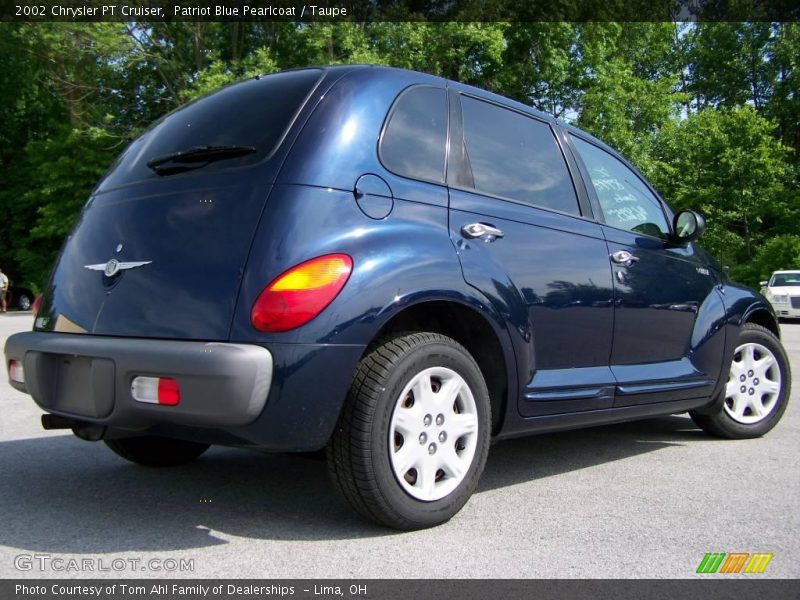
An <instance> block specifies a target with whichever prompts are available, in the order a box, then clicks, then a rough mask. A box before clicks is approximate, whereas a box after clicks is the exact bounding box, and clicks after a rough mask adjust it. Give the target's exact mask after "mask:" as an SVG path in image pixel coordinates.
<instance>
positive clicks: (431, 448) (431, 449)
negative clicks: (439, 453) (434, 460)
mask: <svg viewBox="0 0 800 600" xmlns="http://www.w3.org/2000/svg"><path fill="white" fill-rule="evenodd" d="M428 454H436V444H431V445H430V446H428Z"/></svg>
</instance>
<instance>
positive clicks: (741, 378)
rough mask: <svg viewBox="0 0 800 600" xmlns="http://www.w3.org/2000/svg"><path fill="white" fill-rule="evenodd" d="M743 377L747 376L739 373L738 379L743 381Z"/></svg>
mask: <svg viewBox="0 0 800 600" xmlns="http://www.w3.org/2000/svg"><path fill="white" fill-rule="evenodd" d="M745 379H747V377H745V376H744V375H739V381H744V380H745Z"/></svg>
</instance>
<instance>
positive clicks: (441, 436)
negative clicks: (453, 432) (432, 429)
mask: <svg viewBox="0 0 800 600" xmlns="http://www.w3.org/2000/svg"><path fill="white" fill-rule="evenodd" d="M446 441H447V432H446V431H440V432H439V442H441V443H442V444H444V443H445V442H446Z"/></svg>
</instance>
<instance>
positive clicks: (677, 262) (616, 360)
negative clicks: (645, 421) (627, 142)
mask: <svg viewBox="0 0 800 600" xmlns="http://www.w3.org/2000/svg"><path fill="white" fill-rule="evenodd" d="M569 137H570V138H571V142H572V144H573V146H574V148H575V150H576V151H577V155H578V157H579V159H580V163H581V168H582V172H583V174H584V177H585V178H586V179H587V180H588V181H587V188H588V191H589V194H590V197H591V199H592V201H593V203H594V205H595V207H596V209H595V212H597V213H598V215H599V216H600V218H601V220H602V221H604V223H603V225H602V230H603V234H604V236H605V238H606V240H607V242H608V251H609V252H608V254H609V261H610V265H611V269H612V272H613V282H614V305H615V311H614V342H613V347H612V351H611V370H612V372H613V373H614V376H615V377H616V379H617V391H616V398H615V402H614V406H629V405H633V404H641V403H649V402H660V401H668V400H681V399H688V398H696V397H703V396H707V395H709V394H710V393H711V390H712V388H713V384H714V381H715V379H716V377H717V375H718V369H719V364H718V363H719V360H718V357H719V356H721V353H722V344H723V343H724V333H722V332H721V331H720V330H718V331H712V332H708V331H707V329H706V327H705V326H703V327H699V328H698V320H700V321H702V323H701V325H702V324H705V323H707V322H710V321H712V319H711V318H710V317H712V316H714V317H716V316H718V315H720V314H721V313H722V312H723V311H724V308H723V306H722V301H721V298H720V296H719V294H718V293H717V292H716V290H715V287H716V286H717V282H716V280H715V277H714V275H713V273H712V272H711V270H710V269H708V268H707V265H705V264H704V262H703V261H702V258H701V255H700V254H699V253H698V251H697V249H696V247H695V246H694V245H693V244H688V245H678V244H675V243H673V242H671V241H670V240H671V237H670V236H671V229H670V224H669V220H668V217H667V213H666V212H665V206H664V205H663V203H662V202H661V201H660V200H659V198H658V197H657V196H656V194H655V193H654V192H653V190H652V189H651V188H650V187H649V186H648V185H647V183H646V182H645V181H644V180H643V179H642V178H641V177H640V176H639V175H638V174H637V173H636V172H635V171H634V170H633V169H631V168H630V167H629V166H628V165H626V164H625V163H624V162H623V161H622V160H620V159H619V158H617V157H616V156H614V155H613V154H612V153H610V152H608V151H606V150H605V149H603V148H601V147H600V146H599V145H596V144H595V143H593V142H592V141H591V140H589V139H582V138H581V137H578V136H577V135H570V136H569Z"/></svg>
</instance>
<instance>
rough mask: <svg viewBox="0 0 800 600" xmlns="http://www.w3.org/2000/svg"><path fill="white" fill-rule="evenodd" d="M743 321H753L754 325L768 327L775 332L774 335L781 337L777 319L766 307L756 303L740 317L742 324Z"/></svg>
mask: <svg viewBox="0 0 800 600" xmlns="http://www.w3.org/2000/svg"><path fill="white" fill-rule="evenodd" d="M745 323H755V324H756V325H761V326H762V327H764V328H765V329H768V330H769V331H771V332H772V333H773V334H775V337H777V338H778V339H780V337H781V330H780V327H779V326H778V319H777V318H776V317H775V315H773V314H772V313H771V312H770V311H769V310H768V309H767V308H766V307H763V306H760V305H758V304H756V305H754V306H752V307H750V309H749V310H748V311H747V312H745V314H744V316H743V317H742V325H744V324H745Z"/></svg>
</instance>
